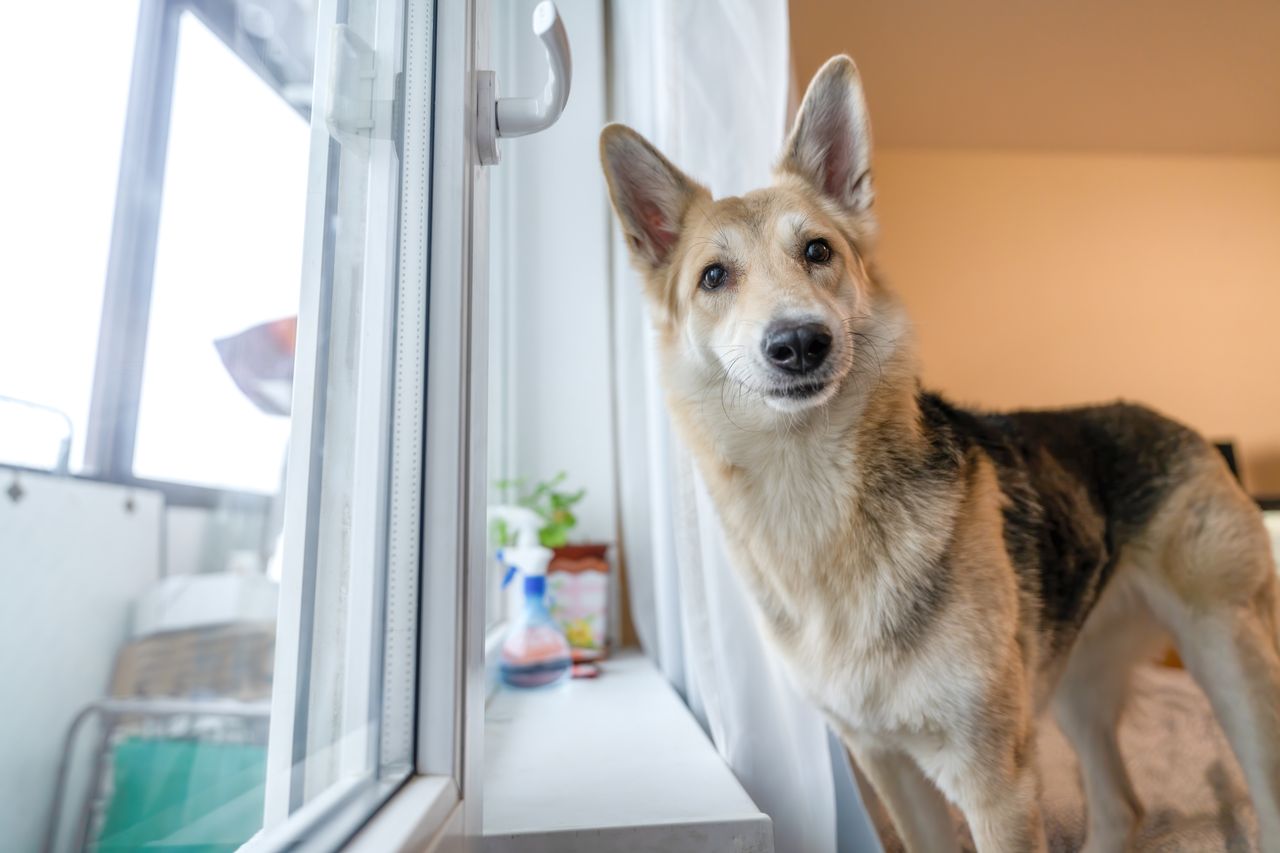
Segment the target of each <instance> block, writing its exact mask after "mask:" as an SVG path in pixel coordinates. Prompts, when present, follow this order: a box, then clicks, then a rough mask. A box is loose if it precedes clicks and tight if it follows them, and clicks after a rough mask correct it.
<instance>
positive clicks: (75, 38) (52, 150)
mask: <svg viewBox="0 0 1280 853" xmlns="http://www.w3.org/2000/svg"><path fill="white" fill-rule="evenodd" d="M71 19H73V20H75V22H76V23H75V26H67V25H66V22H67V21H68V20H71ZM137 20H138V2H137V0H112V2H110V3H102V2H100V1H99V0H67V2H59V3H14V4H9V5H7V6H6V8H5V31H6V32H7V33H9V34H10V37H9V38H7V39H6V40H5V47H4V49H3V50H0V80H2V81H3V83H0V93H3V97H4V103H5V112H6V114H7V115H8V117H9V118H8V119H7V120H6V126H7V129H6V131H5V132H4V134H3V135H2V136H0V153H2V154H3V156H0V187H3V188H4V190H3V192H0V234H4V238H3V239H0V328H2V329H3V331H2V332H0V398H12V399H17V400H25V401H29V402H31V403H37V404H39V405H41V406H46V407H49V408H50V409H52V410H53V411H47V410H40V409H34V408H31V407H29V406H21V405H17V404H15V403H13V402H12V401H11V400H10V401H6V400H5V399H0V464H2V463H5V462H9V463H14V464H18V465H24V466H27V467H34V468H51V467H53V465H54V462H55V460H56V459H57V456H58V451H59V443H60V441H61V440H62V437H63V436H64V435H65V434H66V432H67V421H68V420H69V421H70V426H71V432H72V433H73V438H72V442H73V444H72V452H71V463H72V467H73V468H74V469H79V467H80V460H81V459H82V458H83V454H84V435H85V426H86V423H87V421H88V416H89V397H90V391H91V387H92V384H93V360H94V353H95V351H96V349H97V346H98V323H99V319H100V312H101V310H102V285H103V281H104V278H105V276H106V270H107V250H108V246H109V245H110V242H111V217H112V208H113V206H114V204H115V195H116V171H117V168H118V166H119V164H120V139H121V136H122V134H123V130H124V118H125V103H126V100H127V98H128V93H129V68H130V64H131V61H132V59H133V41H134V30H135V28H136V26H137ZM19 33H21V34H22V35H21V36H18V35H17V34H19ZM57 57H63V58H66V57H75V61H74V62H70V61H62V60H59V59H58V58H57ZM85 69H92V73H86V70H85ZM73 92H74V93H75V96H74V98H71V99H70V100H68V99H67V98H65V97H63V95H64V94H65V93H73ZM71 103H74V109H70V108H68V105H70V104H71ZM58 104H61V108H54V107H55V105H58ZM19 116H25V117H27V119H26V120H25V121H22V122H21V124H22V125H23V126H25V127H26V128H27V129H26V130H25V131H19V130H18V129H17V127H18V117H19ZM10 122H13V123H14V124H13V125H12V126H9V125H10ZM64 416H65V417H64Z"/></svg>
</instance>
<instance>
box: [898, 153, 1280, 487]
mask: <svg viewBox="0 0 1280 853" xmlns="http://www.w3.org/2000/svg"><path fill="white" fill-rule="evenodd" d="M876 175H877V180H878V197H877V203H878V205H879V210H880V216H881V224H882V235H883V236H882V242H881V252H880V256H879V257H880V262H881V269H882V272H883V273H884V274H885V276H886V277H887V279H888V280H889V281H890V282H891V283H892V284H894V286H895V287H896V288H897V290H898V291H899V292H900V293H901V294H902V295H903V297H904V299H905V300H906V302H907V304H908V307H909V308H910V309H911V312H912V315H913V316H914V318H915V321H916V325H917V329H918V333H919V338H920V352H921V357H922V361H923V368H924V379H925V382H926V384H927V385H930V386H932V387H935V388H938V389H940V390H942V391H945V392H947V393H948V394H950V395H951V396H953V397H955V398H957V399H958V400H959V401H962V402H965V403H971V404H978V405H982V406H989V407H1015V406H1056V405H1066V404H1073V403H1083V402H1089V401H1102V400H1109V399H1114V398H1117V397H1124V398H1126V399H1130V400H1135V401H1141V402H1145V403H1148V404H1150V405H1153V406H1155V407H1157V408H1159V409H1161V410H1163V411H1165V412H1166V413H1168V414H1170V415H1172V416H1174V417H1176V418H1179V419H1181V420H1183V421H1185V422H1186V423H1189V424H1191V425H1192V426H1194V427H1196V428H1197V429H1199V430H1201V431H1203V432H1204V433H1205V434H1206V435H1208V436H1210V437H1212V438H1218V439H1227V438H1230V439H1234V440H1235V441H1237V443H1238V445H1237V447H1238V450H1239V452H1240V455H1241V458H1242V462H1243V466H1244V477H1245V483H1246V486H1248V487H1249V488H1250V489H1251V490H1252V491H1254V492H1255V493H1271V494H1280V375H1278V374H1280V334H1278V333H1277V332H1278V331H1280V329H1278V328H1277V325H1278V324H1280V158H1228V157H1165V156H1160V157H1156V156H1138V155H1133V156H1130V155H1095V154H1066V153H1063V154H1055V153H1039V152H1035V153H1032V152H1027V153H1009V152H996V151H962V150H926V149H887V150H882V151H880V152H879V153H878V160H877V164H876Z"/></svg>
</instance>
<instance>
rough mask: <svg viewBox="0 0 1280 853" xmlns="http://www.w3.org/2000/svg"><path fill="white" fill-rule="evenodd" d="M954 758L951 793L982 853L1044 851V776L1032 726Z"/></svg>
mask: <svg viewBox="0 0 1280 853" xmlns="http://www.w3.org/2000/svg"><path fill="white" fill-rule="evenodd" d="M1019 728H1020V729H1021V731H1020V732H1018V733H1017V734H1016V735H1015V734H1014V733H1012V732H1010V733H1009V734H1008V736H999V737H998V738H997V739H996V740H995V741H994V742H992V741H989V740H988V741H985V742H984V741H980V742H978V743H973V744H969V745H968V748H966V749H965V750H964V753H965V756H966V757H964V758H957V757H955V756H951V757H950V761H949V762H948V763H950V764H951V765H952V766H951V768H949V772H948V773H947V776H948V777H950V778H949V779H948V781H949V782H950V784H947V785H946V787H947V789H948V793H949V794H951V796H952V797H953V798H954V799H955V801H956V803H957V804H958V805H959V806H960V811H962V812H964V816H965V818H966V819H967V820H968V822H969V831H970V832H971V833H972V834H973V841H974V844H975V845H976V846H977V848H978V853H1043V851H1045V850H1046V849H1047V846H1046V842H1045V834H1044V822H1043V820H1042V819H1041V816H1040V779H1039V776H1038V775H1037V771H1036V768H1035V761H1034V758H1033V752H1034V748H1033V737H1034V735H1033V734H1032V732H1031V729H1030V727H1029V726H1026V727H1019Z"/></svg>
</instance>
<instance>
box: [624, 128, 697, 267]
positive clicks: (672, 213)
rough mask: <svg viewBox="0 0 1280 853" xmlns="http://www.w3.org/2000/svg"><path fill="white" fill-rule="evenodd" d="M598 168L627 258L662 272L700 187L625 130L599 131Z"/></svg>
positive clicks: (643, 139)
mask: <svg viewBox="0 0 1280 853" xmlns="http://www.w3.org/2000/svg"><path fill="white" fill-rule="evenodd" d="M600 163H601V165H602V166H603V167H604V176H605V180H606V181H608V183H609V196H610V198H611V199H612V200H613V209H614V210H615V211H617V214H618V218H619V219H620V220H622V230H623V233H625V234H626V237H627V244H628V245H629V246H630V247H631V254H632V257H634V258H635V259H636V261H637V262H638V263H640V264H642V265H644V266H645V267H647V268H648V269H650V270H657V269H661V268H662V267H665V266H666V265H667V262H668V261H670V260H671V250H672V249H674V248H675V245H676V243H677V242H678V241H679V239H680V226H681V223H682V222H683V221H684V215H685V213H686V211H688V209H689V204H690V203H691V202H692V201H693V198H694V196H695V195H696V194H697V193H698V192H699V190H700V189H701V188H700V187H699V186H698V185H697V184H696V183H694V182H693V181H692V180H690V179H689V178H688V177H687V176H686V175H685V174H684V173H683V172H681V171H680V170H679V169H677V168H676V167H675V166H673V165H672V164H671V161H670V160H668V159H667V158H666V157H663V156H662V154H661V153H659V151H658V149H656V148H654V147H653V146H652V145H650V144H649V141H648V140H646V139H645V138H644V137H643V136H641V135H640V134H638V133H636V132H635V131H634V130H632V129H631V128H629V127H627V126H626V125H621V124H611V125H609V126H607V127H606V128H605V129H604V130H603V131H601V133H600Z"/></svg>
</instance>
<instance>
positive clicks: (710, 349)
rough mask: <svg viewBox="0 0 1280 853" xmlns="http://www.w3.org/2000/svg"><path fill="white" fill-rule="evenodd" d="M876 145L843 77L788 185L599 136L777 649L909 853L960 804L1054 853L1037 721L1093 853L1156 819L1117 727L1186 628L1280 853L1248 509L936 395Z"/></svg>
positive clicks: (1025, 418)
mask: <svg viewBox="0 0 1280 853" xmlns="http://www.w3.org/2000/svg"><path fill="white" fill-rule="evenodd" d="M707 131H708V132H712V131H714V128H707ZM870 146H871V141H870V131H869V125H868V122H867V116H866V109H865V104H864V101H863V96H862V90H861V85H860V82H859V79H858V74H857V70H856V69H855V67H854V64H853V62H852V61H851V60H849V59H848V58H847V57H837V58H835V59H832V60H831V61H830V62H828V63H827V64H826V65H825V66H824V67H823V69H822V70H821V71H820V72H819V73H818V75H817V77H816V78H815V79H814V81H813V83H812V84H811V85H810V88H809V92H808V94H807V95H806V96H805V100H804V104H803V106H802V107H801V110H800V113H799V116H798V117H797V119H796V126H795V129H794V130H793V131H792V134H791V137H790V139H789V140H788V141H787V143H786V148H785V150H784V152H783V155H782V159H781V162H780V164H779V165H778V168H777V171H776V179H775V181H774V183H773V185H772V186H770V187H768V188H766V189H762V190H758V191H755V192H751V193H748V194H746V195H744V196H742V197H740V198H721V199H713V198H712V197H711V195H710V193H709V192H708V191H707V190H706V189H704V188H703V187H701V186H699V185H698V184H697V183H696V182H695V181H693V180H692V179H690V178H689V177H687V176H686V175H684V174H683V173H682V172H681V171H680V170H679V169H677V168H676V167H675V166H674V165H672V164H671V163H670V162H669V161H668V160H667V159H666V158H665V157H663V156H662V155H661V154H660V153H659V152H658V151H657V150H655V149H654V148H653V147H652V146H651V145H650V144H649V143H647V142H646V141H645V140H644V139H643V138H641V137H640V136H639V135H638V134H636V133H635V132H634V131H632V130H630V129H629V128H626V127H623V126H620V125H611V126H610V127H608V128H606V129H605V130H604V132H603V134H602V136H601V154H602V158H603V163H604V170H605V174H606V177H607V178H608V183H609V189H610V193H611V195H612V199H613V204H614V208H615V210H616V211H617V213H618V216H619V218H620V220H621V223H622V228H623V230H624V232H625V234H626V237H627V239H628V242H629V245H630V249H631V252H632V255H633V257H634V261H635V263H636V265H637V266H638V267H639V269H640V270H641V271H642V273H643V275H644V277H645V283H646V290H647V293H648V301H649V305H650V311H651V315H652V319H653V322H654V325H655V327H656V329H657V331H658V340H659V347H660V350H661V352H660V356H661V362H662V371H663V376H664V381H665V385H666V390H667V396H668V404H669V407H670V410H671V414H672V417H673V418H674V421H675V423H676V424H677V428H678V430H679V431H680V434H681V436H682V437H683V439H684V441H685V442H686V443H687V444H688V446H689V447H690V449H691V450H692V452H693V453H694V455H695V457H696V459H697V462H698V465H699V469H700V471H701V473H702V475H703V477H704V478H705V480H706V482H707V485H708V487H709V488H710V491H711V494H712V496H713V498H714V500H715V502H716V505H717V508H718V511H719V513H720V517H721V521H722V523H723V525H724V529H725V532H726V533H727V538H728V541H729V543H730V547H731V549H732V552H733V557H734V562H735V564H736V566H738V568H739V569H740V571H741V576H742V580H743V581H744V583H745V586H746V588H747V589H748V590H749V592H750V594H751V595H752V596H753V598H754V600H755V603H756V605H757V607H758V612H759V614H760V616H761V622H762V624H763V626H764V631H765V633H766V634H767V636H768V637H769V639H770V640H771V642H772V644H773V646H774V647H775V648H776V649H777V650H778V653H779V654H780V655H781V656H782V658H783V659H784V660H785V661H787V662H788V664H789V668H790V671H791V675H792V677H793V680H794V681H795V682H796V683H797V684H798V685H799V686H800V688H801V689H802V690H803V691H804V692H805V693H806V695H807V696H808V697H809V699H810V700H811V701H812V702H814V703H815V704H816V705H817V706H818V707H819V708H821V710H822V711H823V712H824V713H825V714H826V717H827V719H828V720H829V722H830V723H831V725H832V726H833V727H834V728H835V730H836V731H837V732H838V733H839V734H840V735H841V736H842V737H843V739H844V741H845V743H846V744H847V745H848V747H849V749H850V751H851V752H852V753H853V755H854V756H855V758H856V759H857V761H858V764H859V765H860V766H861V767H862V769H863V770H864V772H865V773H866V774H867V776H868V777H869V778H870V779H871V781H872V782H873V784H874V785H875V787H876V789H877V791H878V792H879V794H880V795H881V798H882V799H883V800H884V801H885V803H886V805H887V806H888V808H889V811H890V813H891V814H892V816H893V818H894V821H895V823H896V824H897V826H898V827H899V831H900V833H901V835H902V836H903V838H904V839H905V841H906V843H907V846H908V848H909V849H911V850H913V851H935V850H952V849H955V847H956V843H957V842H956V832H955V828H954V827H953V826H952V825H951V823H950V818H949V814H948V810H947V807H946V803H945V801H944V799H943V797H942V796H940V794H939V792H941V794H942V795H945V797H946V799H948V800H950V801H951V802H953V803H955V804H956V805H957V806H958V807H959V808H960V810H961V811H962V812H963V813H964V815H965V816H966V818H967V820H968V822H969V825H970V829H971V831H972V833H973V836H974V839H975V841H976V843H977V845H978V849H979V850H980V851H984V853H985V851H1024V850H1043V849H1044V847H1045V838H1044V828H1043V826H1042V823H1041V817H1040V812H1039V780H1038V778H1037V775H1036V769H1035V767H1036V765H1035V761H1034V755H1033V753H1034V744H1035V726H1036V717H1037V713H1038V712H1039V711H1040V710H1041V709H1042V708H1045V707H1051V708H1052V709H1053V711H1054V713H1055V714H1056V716H1057V718H1058V719H1059V720H1060V721H1061V724H1062V727H1063V729H1064V730H1065V732H1066V733H1067V735H1068V737H1069V738H1070V739H1071V741H1072V743H1073V744H1074V746H1075V748H1076V751H1077V752H1078V753H1079V756H1080V759H1081V763H1082V767H1083V775H1084V786H1085V789H1086V794H1087V799H1088V810H1089V827H1088V848H1087V849H1089V850H1097V851H1102V850H1121V849H1123V848H1124V846H1125V845H1126V843H1127V842H1128V841H1129V840H1130V839H1131V838H1132V836H1133V833H1134V831H1135V827H1136V826H1137V824H1138V822H1139V820H1140V817H1141V806H1140V804H1139V802H1138V800H1137V797H1136V796H1135V794H1134V791H1133V787H1132V785H1131V784H1130V782H1129V779H1128V776H1127V774H1126V773H1125V769H1124V765H1123V763H1122V761H1121V758H1120V754H1119V751H1118V748H1117V743H1116V735H1115V726H1116V722H1117V719H1118V717H1119V715H1120V712H1121V708H1122V705H1123V702H1124V697H1125V692H1126V685H1127V683H1128V675H1129V671H1130V668H1131V666H1132V664H1133V663H1134V662H1135V661H1136V660H1137V659H1139V658H1142V657H1143V656H1144V655H1147V654H1150V653H1151V651H1152V644H1153V642H1154V641H1159V640H1160V639H1161V638H1162V637H1163V636H1165V635H1166V634H1169V633H1171V634H1172V635H1173V638H1174V639H1175V640H1176V642H1177V646H1178V649H1179V650H1180V652H1181V653H1182V656H1183V658H1184V659H1185V660H1186V662H1187V664H1188V666H1189V669H1190V671H1191V672H1192V674H1193V675H1194V676H1195V678H1196V679H1197V680H1198V681H1199V683H1200V684H1201V685H1202V686H1203V687H1204V689H1205V690H1206V692H1207V693H1208V695H1209V697H1210V699H1211V700H1212V703H1213V707H1214V709H1215V711H1216V713H1217V716H1218V718H1219V720H1220V721H1221V723H1222V725H1223V727H1224V729H1225V730H1226V733H1227V735H1228V737H1229V738H1230V741H1231V743H1232V745H1233V747H1234V749H1235V752H1236V754H1237V756H1238V757H1239V759H1240V763H1241V765H1242V766H1243V769H1244V771H1245V774H1246V776H1247V778H1248V781H1249V787H1250V792H1251V794H1252V799H1253V802H1254V805H1255V808H1256V810H1257V814H1258V821H1259V824H1260V828H1261V837H1262V846H1263V848H1264V849H1265V850H1268V851H1280V653H1278V651H1277V625H1276V581H1275V566H1274V565H1273V561H1272V557H1271V554H1270V551H1269V542H1268V538H1267V535H1266V533H1265V531H1264V528H1263V525H1262V522H1261V518H1260V515H1259V511H1258V508H1257V507H1256V506H1255V505H1254V504H1253V503H1252V502H1251V501H1250V499H1249V498H1248V497H1247V496H1246V495H1245V494H1244V492H1243V491H1242V490H1241V489H1240V488H1239V486H1237V484H1236V483H1235V481H1234V480H1233V478H1232V477H1231V475H1230V473H1229V472H1228V470H1227V468H1226V466H1225V464H1224V463H1223V461H1222V459H1221V458H1220V457H1219V456H1218V454H1217V453H1216V452H1215V450H1214V449H1213V448H1212V447H1211V446H1210V445H1209V444H1207V443H1206V442H1205V441H1204V440H1203V439H1201V438H1200V437H1199V436H1198V435H1196V434H1195V433H1194V432H1192V431H1191V430H1189V429H1187V428H1186V427H1183V426H1181V425H1179V424H1177V423H1175V422H1173V421H1171V420H1169V419H1167V418H1165V417H1162V416H1161V415H1159V414H1156V413H1155V412H1152V411H1150V410H1148V409H1145V408H1141V407H1138V406H1132V405H1124V404H1115V405H1106V406H1098V407H1092V408H1078V409H1064V410H1060V411H1043V412H1014V413H1009V414H988V413H980V412H973V411H968V410H965V409H962V408H958V407H956V406H953V405H951V404H950V403H948V402H947V401H946V400H944V399H943V398H941V397H939V396H938V395H936V394H932V393H928V392H926V391H923V390H921V388H920V386H919V383H918V380H917V365H916V356H915V348H914V346H913V343H912V331H911V326H910V323H909V322H908V320H907V317H906V316H905V314H904V312H903V308H902V306H901V304H900V302H899V301H898V300H897V299H896V298H895V297H894V295H893V293H892V292H891V291H890V290H889V289H888V288H887V287H886V286H885V284H884V283H883V282H882V281H881V279H880V278H879V277H878V276H877V273H876V270H875V266H874V262H873V238H874V233H875V217H874V214H873V211H872V199H873V190H872V184H871V172H870ZM724 150H725V154H724V156H726V157H732V156H733V140H732V139H725V140H724ZM1171 748H1172V745H1171Z"/></svg>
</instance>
